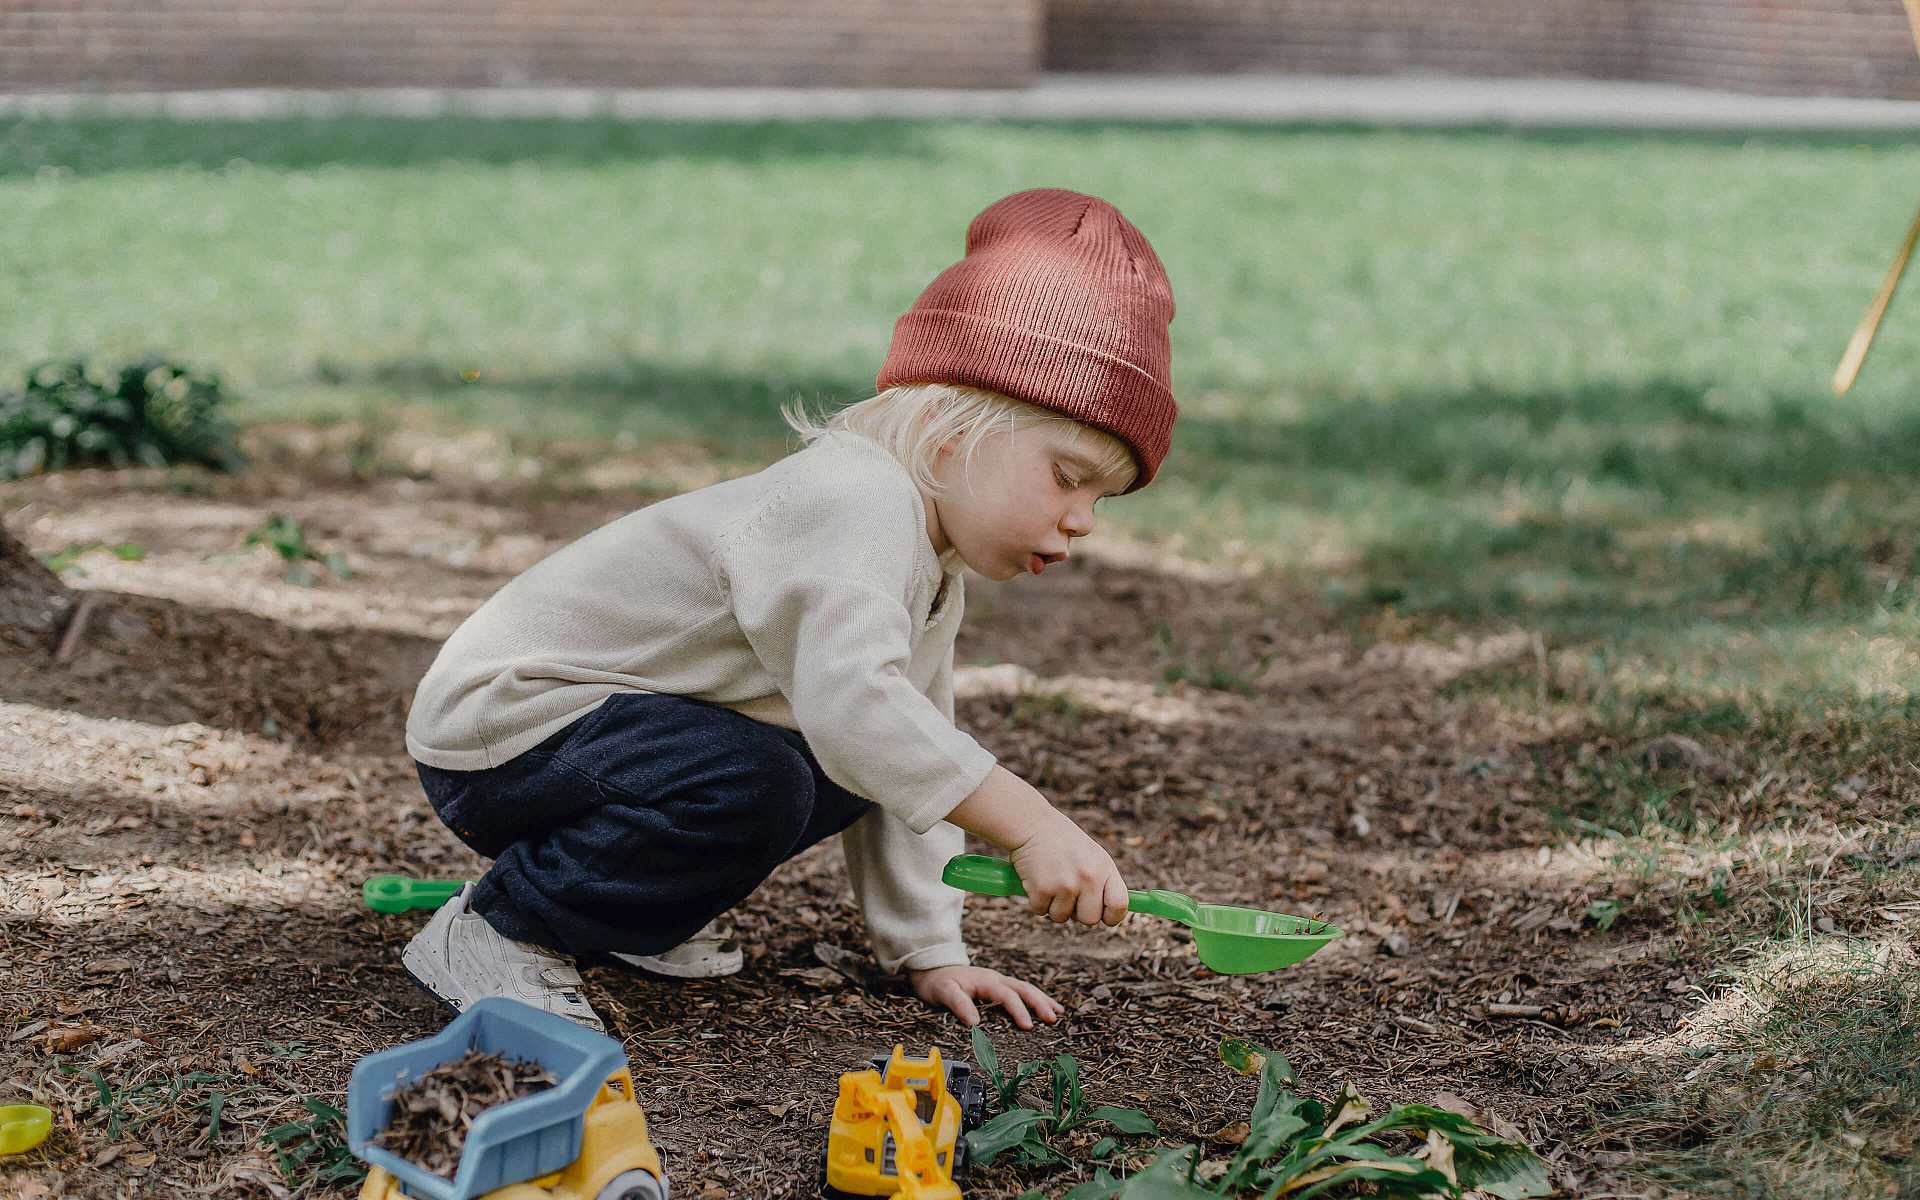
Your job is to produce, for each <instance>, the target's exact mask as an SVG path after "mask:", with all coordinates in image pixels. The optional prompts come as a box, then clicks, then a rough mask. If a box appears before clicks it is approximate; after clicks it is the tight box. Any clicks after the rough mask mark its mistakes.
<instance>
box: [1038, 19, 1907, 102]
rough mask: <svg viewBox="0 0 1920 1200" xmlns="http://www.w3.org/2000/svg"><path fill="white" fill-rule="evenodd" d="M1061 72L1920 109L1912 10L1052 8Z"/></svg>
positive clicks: (1050, 61) (1051, 54) (1051, 33)
mask: <svg viewBox="0 0 1920 1200" xmlns="http://www.w3.org/2000/svg"><path fill="white" fill-rule="evenodd" d="M1046 38H1047V54H1046V63H1047V66H1048V67H1049V68H1050V69H1053V70H1062V71H1143V72H1161V71H1194V72H1216V71H1251V70H1279V71H1315V72H1325V73H1329V74H1376V73H1387V72H1394V71H1420V70H1425V71H1442V72H1447V73H1451V74H1459V75H1561V76H1583V77H1590V78H1600V79H1645V80H1655V81H1661V82H1668V83H1687V84H1695V85H1699V86H1704V87H1718V88H1731V89H1736V90H1741V91H1750V92H1766V93H1776V94H1783V95H1835V96H1887V97H1898V98H1902V99H1920V56H1916V54H1915V50H1914V43H1913V37H1912V34H1911V33H1910V32H1909V29H1908V25H1907V19H1906V15H1905V12H1904V11H1903V9H1902V7H1901V2H1900V0H1049V2H1048V4H1047V19H1046Z"/></svg>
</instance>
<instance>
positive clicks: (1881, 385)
mask: <svg viewBox="0 0 1920 1200" xmlns="http://www.w3.org/2000/svg"><path fill="white" fill-rule="evenodd" d="M1037 185H1060V186H1067V187H1073V188H1079V189H1083V190H1087V191H1091V192H1094V193H1097V194H1099V195H1102V196H1105V197H1107V198H1109V199H1111V200H1113V201H1114V202H1115V203H1117V204H1118V205H1120V207H1121V208H1122V209H1123V211H1125V212H1126V213H1128V214H1129V216H1131V217H1132V218H1133V220H1134V221H1135V222H1136V223H1137V224H1139V225H1140V226H1141V227H1142V228H1143V229H1144V230H1145V231H1146V232H1147V233H1148V235H1149V236H1150V237H1151V238H1152V239H1153V241H1154V243H1155V245H1156V246H1157V247H1158V248H1159V250H1160V253H1161V255H1162V257H1163V258H1164V260H1165V261H1166V264H1167V266H1168V270H1169V272H1170V274H1171V275H1172V277H1173V281H1174V286H1175V291H1176V296H1177V298H1178V301H1179V305H1180V315H1179V317H1178V319H1177V320H1176V322H1175V325H1174V338H1175V358H1174V362H1175V377H1176V383H1177V388H1178V392H1179V395H1180V396H1181V399H1182V401H1183V403H1184V405H1185V410H1184V411H1185V414H1186V416H1185V419H1184V421H1183V422H1182V426H1181V429H1180V434H1179V438H1178V441H1177V448H1176V451H1175V455H1174V458H1173V460H1172V462H1171V463H1170V464H1169V470H1168V471H1167V473H1166V474H1165V475H1164V476H1163V478H1164V479H1165V482H1164V483H1163V484H1161V485H1160V486H1158V487H1155V488H1153V489H1151V490H1149V491H1148V492H1146V493H1143V494H1142V495H1140V496H1138V497H1133V498H1129V499H1128V500H1126V501H1123V502H1120V503H1116V504H1115V505H1113V508H1112V518H1113V519H1114V520H1116V521H1119V522H1120V523H1122V524H1124V525H1127V526H1129V527H1132V528H1134V529H1136V530H1138V531H1141V532H1144V533H1147V534H1149V535H1151V536H1157V537H1167V538H1170V537H1174V536H1179V537H1181V538H1182V539H1183V540H1184V544H1185V545H1186V546H1188V547H1189V548H1190V549H1192V550H1193V551H1195V552H1198V553H1203V554H1204V553H1211V552H1214V551H1217V550H1219V549H1221V548H1222V547H1226V548H1228V549H1230V550H1232V551H1234V552H1237V553H1242V554H1246V555H1250V556H1253V557H1256V558H1260V559H1263V560H1267V561H1270V562H1274V563H1277V564H1280V565H1283V566H1287V567H1290V568H1294V569H1297V570H1298V571H1299V572H1300V573H1301V574H1302V575H1303V577H1306V578H1309V579H1312V580H1314V581H1316V582H1317V583H1319V584H1321V585H1322V586H1324V588H1325V589H1326V592H1327V594H1328V596H1329V597H1330V599H1332V600H1334V601H1336V602H1340V603H1345V604H1348V605H1349V606H1352V607H1353V608H1355V610H1356V611H1358V610H1361V609H1367V608H1370V607H1372V606H1375V605H1379V604H1388V605H1392V606H1393V607H1395V608H1396V609H1398V610H1400V611H1401V612H1403V613H1406V614H1409V615H1412V616H1415V617H1417V618H1421V619H1428V620H1433V619H1441V620H1444V619H1460V620H1465V621H1469V622H1474V623H1481V622H1488V621H1494V622H1504V623H1518V624H1521V625H1525V626H1528V627H1535V628H1540V629H1542V630H1543V631H1545V632H1546V633H1547V634H1548V635H1549V636H1550V637H1551V638H1552V639H1553V640H1554V644H1556V645H1558V644H1560V643H1561V642H1563V641H1566V640H1569V639H1571V640H1583V639H1591V638H1595V637H1601V638H1619V639H1624V640H1622V641H1621V643H1620V646H1619V649H1620V651H1621V652H1622V653H1624V654H1628V655H1632V654H1636V653H1645V654H1651V655H1654V656H1657V657H1664V658H1670V659H1673V660H1675V661H1677V662H1679V661H1684V663H1685V664H1686V665H1685V667H1684V670H1685V671H1686V672H1687V673H1688V675H1689V677H1690V678H1695V679H1697V680H1698V682H1699V683H1700V684H1701V685H1702V686H1705V687H1709V688H1716V689H1721V690H1727V691H1731V692H1734V693H1741V692H1742V691H1743V690H1744V691H1745V692H1749V693H1751V692H1753V691H1754V690H1755V689H1759V691H1760V692H1761V693H1764V695H1765V696H1766V698H1768V699H1769V700H1778V699H1780V698H1782V696H1784V694H1785V693H1784V692H1783V691H1781V689H1779V688H1776V687H1773V686H1772V685H1770V684H1769V683H1768V682H1767V681H1768V680H1769V679H1770V678H1772V677H1773V676H1775V675H1777V674H1778V673H1779V672H1780V670H1782V669H1784V668H1785V666H1786V665H1787V664H1789V663H1798V664H1799V665H1798V666H1797V667H1795V668H1794V669H1795V670H1804V669H1811V668H1810V667H1809V663H1814V662H1817V661H1830V660H1832V659H1833V658H1834V656H1833V654H1831V653H1830V649H1831V648H1832V647H1833V646H1834V645H1836V644H1840V643H1846V642H1847V640H1848V638H1849V637H1850V636H1851V631H1855V630H1858V629H1859V628H1861V626H1862V625H1863V623H1874V622H1878V623H1880V625H1881V626H1882V627H1883V628H1884V630H1885V631H1886V632H1888V633H1889V634H1892V635H1903V634H1904V633H1905V632H1907V630H1906V626H1905V624H1904V621H1905V619H1906V618H1905V616H1904V613H1905V612H1906V601H1907V600H1908V599H1909V598H1910V597H1911V595H1912V582H1911V576H1912V573H1913V572H1912V568H1913V566H1914V565H1915V563H1914V559H1913V555H1914V548H1915V547H1914V539H1913V535H1912V534H1911V532H1910V531H1911V530H1913V529H1914V528H1915V527H1916V518H1920V500H1916V499H1915V498H1914V495H1913V489H1912V488H1911V487H1910V486H1909V482H1910V481H1911V480H1912V479H1913V478H1914V477H1915V475H1916V468H1920V438H1917V437H1916V436H1915V434H1916V433H1920V404H1916V403H1914V402H1913V389H1912V379H1913V374H1914V369H1915V367H1916V365H1920V310H1916V309H1913V308H1910V307H1908V306H1906V305H1903V304H1900V303H1898V302H1896V305H1895V307H1894V309H1893V311H1892V315H1891V317H1890V318H1889V320H1888V322H1887V325H1886V328H1885V329H1884V331H1883V333H1882V335H1881V339H1880V344H1879V345H1878V346H1877V347H1876V349H1875V352H1874V356H1873V358H1872V359H1871V360H1870V361H1869V363H1868V366H1867V369H1866V371H1865V374H1864V377H1863V380H1862V382H1861V384H1860V385H1859V386H1858V387H1857V388H1856V389H1855V391H1854V393H1853V394H1852V395H1850V396H1849V397H1847V398H1846V399H1845V400H1844V401H1836V400H1835V399H1834V398H1833V397H1832V396H1831V395H1830V394H1829V393H1828V391H1827V379H1828V377H1829V376H1830V374H1831V371H1832V368H1833V364H1834V362H1835V361H1836V359H1837V357H1838V354H1839V351H1840V348H1841V347H1842V346H1843V345H1844V343H1845V341H1846V337H1847V335H1848V333H1849V331H1850V330H1851V328H1852V326H1853V324H1854V322H1855V321H1856V320H1858V318H1859V315H1860V313H1861V311H1862V310H1863V309H1864V307H1865V304H1866V301H1867V299H1868V297H1869V296H1870V295H1871V293H1872V290H1873V287H1874V286H1875V284H1876V282H1877V280H1878V277H1879V274H1880V272H1881V270H1883V269H1884V266H1885V263H1886V261H1887V259H1888V257H1889V256H1890V254H1891V251H1892V248H1893V246H1894V244H1895V243H1896V242H1897V240H1898V238H1899V236H1900V234H1901V232H1902V231H1903V229H1904V227H1905V223H1906V221H1907V220H1908V218H1909V216H1910V211H1911V208H1912V204H1913V201H1914V197H1915V195H1916V194H1920V138H1890V137H1886V136H1877V137H1871V138H1868V139H1866V140H1864V141H1863V140H1862V139H1860V138H1856V137H1835V138H1822V137H1785V136H1772V137H1753V138H1746V137H1741V136H1730V135H1706V136H1655V135H1626V134H1605V133H1559V134H1539V135H1524V134H1514V133H1506V132H1494V131H1467V132H1394V131H1365V130H1320V129H1239V128H1225V127H1206V126H1200V127H1167V128H1154V127H1123V126H1085V127H1046V126H1005V125H991V124H988V125H981V124H937V123H925V124H916V123H869V124H848V125H795V126H788V125H763V126H674V125H633V124H622V123H617V122H611V121H584V122H568V121H539V120H521V121H486V120H476V119H445V120H428V121H410V120H399V119H392V120H387V119H372V118H360V119H344V120H330V121H311V120H290V121H265V122H240V123H221V122H204V123H190V124H178V123H172V122H166V121H58V122H51V121H42V122H35V121H14V122H10V123H4V124H0V266H3V267H4V270H3V271H0V277H4V278H6V279H7V280H8V281H10V283H11V284H12V286H11V287H9V288H7V289H6V291H5V293H4V294H3V295H0V372H6V371H11V372H18V371H19V370H20V369H22V368H23V367H24V366H25V365H26V364H28V363H30V362H33V361H36V360H39V359H43V358H48V357H53V356H61V355H73V354H86V355H95V356H102V357H116V356H128V355H132V354H134V353H137V352H140V351H145V350H158V351H161V352H163V353H167V354H170V355H174V356H178V357H183V358H186V359H190V360H194V361H197V362H201V363H205V364H209V365H212V366H215V367H217V368H218V369H219V370H220V371H221V372H222V373H223V374H224V376H225V377H226V379H227V380H228V381H229V383H230V385H231V387H232V388H233V389H234V390H236V391H238V392H239V393H241V394H242V395H244V396H245V397H247V400H248V415H250V416H254V417H282V416H325V415H330V414H331V415H347V416H351V415H359V414H365V413H368V412H372V411H380V410H390V409H392V408H393V407H394V406H400V405H412V406H420V407H424V408H427V409H430V410H434V411H437V412H441V413H444V414H446V415H448V416H450V417H452V418H454V419H457V420H460V421H473V422H483V423H486V424H488V425H491V426H493V427H496V428H501V429H505V430H509V431H519V432H534V433H539V434H543V435H550V436H574V435H581V434H586V435H613V434H617V433H626V434H629V435H632V436H635V437H638V438H641V439H646V440H654V439H662V438H665V439H693V440H699V441H702V442H705V443H708V444H709V445H711V446H713V447H714V448H716V449H718V450H720V451H721V452H723V453H725V454H728V455H730V456H734V457H739V458H744V459H747V460H758V459H762V458H765V457H767V456H770V455H773V454H777V453H778V452H779V451H780V449H781V448H782V446H783V445H784V441H783V431H782V428H781V426H780V424H779V422H778V420H777V418H776V415H775V413H776V409H777V407H778V405H779V404H780V403H781V402H782V401H783V400H786V399H789V398H790V397H792V396H794V395H800V396H805V397H808V398H810V399H819V400H826V401H839V400H849V399H854V398H857V397H859V396H861V395H863V394H866V392H867V390H868V389H869V388H870V381H871V379H872V376H873V374H874V372H875V370H876V369H877V366H878V364H879V362H880V359H881V357H882V356H883V354H884V352H885V348H886V344H887V339H888V336H889V333H890V331H891V325H892V321H893V318H894V317H895V316H897V315H898V313H899V312H900V311H901V310H902V309H904V308H905V306H906V305H907V304H908V303H910V302H911V300H912V299H913V297H914V296H915V294H917V292H918V291H919V289H920V288H921V287H923V286H924V285H925V283H926V282H927V281H928V280H929V279H930V278H931V277H932V276H933V275H934V274H935V273H937V272H938V271H939V270H940V269H941V268H942V267H944V266H945V265H946V264H948V263H949V262H951V261H952V260H953V259H954V258H955V257H957V255H958V253H959V251H960V247H961V236H962V231H963V230H964V228H965V225H966V222H967V220H968V219H969V218H970V217H971V216H972V214H973V213H974V212H976V211H977V210H978V209H979V208H981V207H982V206H984V205H985V204H987V203H989V202H990V201H992V200H993V199H995V198H997V197H998V196H1001V195H1003V194H1005V193H1007V192H1010V191H1013V190H1015V189H1018V188H1022V187H1030V186H1037ZM475 366H478V367H481V368H482V369H483V371H484V374H483V375H482V377H481V380H480V382H479V383H477V384H474V385H465V384H463V383H461V382H460V381H459V378H458V374H457V373H458V371H459V370H460V369H461V368H464V367H475ZM1702 622H1705V623H1706V626H1707V627H1708V628H1710V629H1719V628H1721V627H1724V626H1727V625H1736V626H1738V627H1739V628H1740V629H1741V631H1742V636H1741V638H1740V639H1739V641H1738V644H1737V645H1734V646H1732V647H1731V648H1729V649H1726V650H1725V652H1723V653H1717V654H1711V655H1710V654H1706V653H1704V652H1702V651H1701V649H1700V647H1699V644H1700V641H1701V628H1702V626H1701V623H1702ZM1856 649H1857V648H1856ZM1849 653H1851V652H1849ZM1853 656H1854V657H1857V656H1858V655H1857V654H1854V655H1853ZM1841 657H1843V658H1845V657H1847V655H1846V654H1843V655H1842V656H1841ZM1912 668H1913V664H1912V663H1910V662H1904V661H1902V662H1897V663H1885V664H1881V665H1880V667H1879V668H1877V669H1876V670H1874V671H1873V672H1871V676H1872V679H1873V680H1874V684H1873V687H1874V688H1875V689H1878V690H1879V691H1881V692H1887V693H1891V692H1895V691H1900V690H1901V689H1905V688H1907V687H1908V686H1909V685H1910V684H1912V683H1913V682H1915V679H1916V677H1915V673H1914V671H1913V669H1912ZM1882 685H1884V686H1882ZM1822 687H1823V689H1824V690H1826V691H1833V692H1845V691H1847V690H1848V689H1849V688H1852V690H1854V691H1855V692H1857V691H1858V690H1859V688H1858V686H1857V685H1856V684H1851V683H1849V682H1848V681H1847V680H1846V679H1843V678H1841V677H1839V676H1835V677H1833V678H1831V679H1827V680H1825V681H1824V683H1823V684H1822ZM1789 690H1791V689H1789Z"/></svg>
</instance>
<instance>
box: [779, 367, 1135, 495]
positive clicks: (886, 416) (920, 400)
mask: <svg viewBox="0 0 1920 1200" xmlns="http://www.w3.org/2000/svg"><path fill="white" fill-rule="evenodd" d="M780 415H781V416H783V417H785V418H786V421H787V424H788V425H790V426H792V428H793V431H794V432H795V433H797V434H799V435H800V440H801V441H802V442H804V443H811V442H813V441H814V440H816V439H818V438H821V437H824V436H825V435H827V434H829V433H834V432H838V431H842V430H844V431H845V432H847V433H853V434H858V435H859V436H861V437H864V438H866V439H867V440H869V441H873V442H878V443H879V444H880V445H881V446H884V447H885V448H886V449H887V451H888V453H890V454H892V455H893V456H894V457H895V458H897V459H899V460H900V465H902V466H904V467H905V468H906V469H907V473H908V474H909V475H911V476H913V481H914V483H916V484H917V485H919V487H920V488H921V490H923V491H925V492H927V493H929V494H935V495H937V494H939V493H940V492H942V491H945V490H946V489H945V488H944V487H943V486H942V485H941V483H940V482H939V480H937V479H936V478H934V473H933V472H934V466H935V464H936V463H938V462H939V458H940V451H941V448H942V447H944V446H946V445H948V444H949V443H950V442H953V441H955V440H956V439H957V440H958V445H957V446H956V447H955V452H956V453H957V454H958V455H959V456H960V461H961V462H962V463H966V462H969V461H971V460H972V458H973V454H974V451H976V450H978V449H979V448H980V443H981V442H983V441H985V440H986V439H987V437H988V436H989V435H990V434H993V433H995V432H997V431H1000V430H1005V431H1006V432H1007V433H1009V434H1012V433H1018V432H1019V431H1020V430H1023V429H1032V428H1034V427H1036V426H1040V425H1050V424H1059V425H1068V426H1071V427H1072V428H1073V441H1074V443H1075V444H1076V448H1077V449H1079V450H1081V451H1082V452H1083V453H1085V454H1086V456H1087V457H1088V458H1089V459H1090V460H1091V462H1092V466H1093V470H1094V473H1095V474H1096V475H1099V476H1112V477H1114V478H1116V479H1123V480H1125V481H1127V482H1128V483H1131V482H1132V481H1133V479H1134V477H1135V476H1136V475H1137V474H1138V472H1139V465H1138V464H1137V463H1135V462H1134V458H1133V452H1132V451H1130V450H1128V449H1127V447H1126V443H1124V442H1122V441H1121V440H1120V439H1119V438H1117V437H1114V436H1113V435H1112V434H1110V433H1107V432H1105V431H1103V430H1099V429H1095V428H1094V427H1093V426H1091V425H1086V424H1082V423H1081V422H1079V421H1076V420H1074V419H1073V418H1072V417H1068V416H1064V415H1062V414H1060V413H1057V412H1053V411H1052V410H1050V409H1045V408H1041V407H1039V406H1038V405H1034V404H1028V403H1027V402H1026V401H1024V400H1015V399H1013V398H1012V397H1011V396H1003V395H1001V394H1000V393H998V392H989V391H986V390H984V389H981V388H971V387H963V386H961V385H959V384H951V383H908V384H902V385H900V386H899V387H891V388H888V389H887V390H886V391H884V392H881V393H880V394H879V395H877V396H874V397H872V398H871V399H868V400H861V401H859V402H858V403H855V404H849V405H848V406H847V407H845V408H843V409H841V410H839V411H838V412H835V413H833V414H831V415H830V416H828V417H827V418H826V419H825V420H824V421H822V420H816V419H815V418H814V416H813V415H812V414H810V413H808V412H807V411H806V409H805V408H804V407H803V406H802V405H801V404H799V403H798V402H795V403H793V404H789V405H787V406H786V407H785V408H783V409H781V410H780Z"/></svg>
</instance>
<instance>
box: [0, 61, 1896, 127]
mask: <svg viewBox="0 0 1920 1200" xmlns="http://www.w3.org/2000/svg"><path fill="white" fill-rule="evenodd" d="M347 114H365V115H379V116H396V117H433V116H450V115H457V116H474V117H491V118H510V117H521V118H525V117H551V118H576V119H579V118H593V117H599V118H613V119H617V120H630V121H723V122H748V121H849V120H875V119H916V120H927V119H931V120H953V119H958V120H1006V121H1140V122H1156V121H1221V122H1231V123H1238V124H1256V125H1288V124H1304V125H1346V124H1354V125H1395V126H1430V127H1449V126H1451V127H1472V126H1512V127H1516V128H1543V129H1545V128H1620V129H1679V130H1710V129H1725V130H1804V131H1847V130H1858V131H1869V130H1920V101H1908V100H1864V99H1852V98H1843V97H1833V96H1805V97H1802V96H1750V95H1745V94H1742V93H1738V92H1720V91H1713V90H1710V89H1707V88H1694V87H1681V86H1678V85H1674V84H1661V83H1631V82H1614V81H1604V80H1588V79H1467V78H1458V77H1453V76H1431V75H1388V76H1354V75H1274V74H1263V75H1210V76H1193V75H1151V76H1124V75H1046V76H1043V77H1041V79H1040V80H1039V81H1038V82H1037V83H1036V84H1035V85H1034V86H1033V87H1031V88H1027V89H1024V90H1018V91H1014V90H1008V91H966V90H942V89H933V88H924V89H915V88H626V89H594V88H482V89H438V88H357V89H344V90H338V91H320V90H303V89H279V88H262V89H235V90H222V91H200V92H96V93H20V94H13V95H0V116H9V117H38V118H60V117H74V116H105V117H170V118H174V119H179V120H262V119H268V118H282V117H333V116H342V115H347Z"/></svg>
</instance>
